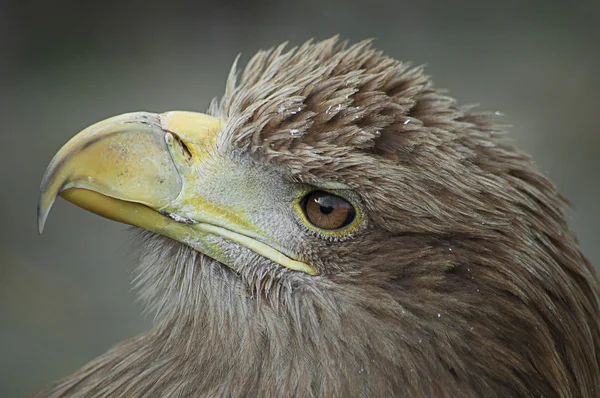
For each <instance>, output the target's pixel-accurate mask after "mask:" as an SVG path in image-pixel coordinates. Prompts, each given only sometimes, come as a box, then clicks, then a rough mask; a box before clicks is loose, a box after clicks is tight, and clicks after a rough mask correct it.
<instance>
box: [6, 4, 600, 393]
mask: <svg viewBox="0 0 600 398" xmlns="http://www.w3.org/2000/svg"><path fill="white" fill-rule="evenodd" d="M95 3H96V2H84V1H53V2H50V1H47V2H42V1H34V0H30V1H16V0H15V1H9V2H6V1H3V2H1V3H0V46H1V48H0V70H1V73H0V123H1V133H0V134H1V137H2V141H1V145H0V162H1V163H0V166H1V167H0V177H1V182H2V185H1V186H2V188H1V189H2V191H1V195H0V209H1V211H2V218H1V221H0V223H1V228H0V396H2V397H11V396H24V395H26V394H27V393H30V392H31V391H32V390H34V389H36V388H38V387H40V386H42V385H44V384H46V383H48V382H50V381H52V380H54V379H56V378H59V377H62V376H65V375H67V374H69V373H71V372H72V371H74V370H76V369H77V368H78V367H80V366H81V365H83V364H84V363H85V362H87V361H88V360H90V359H92V358H94V357H95V356H97V355H99V354H100V353H102V352H104V351H105V350H107V349H108V348H109V347H110V346H112V345H114V344H115V343H117V342H118V341H120V340H122V339H125V338H127V337H130V336H133V335H135V334H136V333H138V332H140V331H142V330H144V329H145V328H147V327H148V325H149V323H150V319H147V318H144V317H143V316H142V315H140V313H141V309H142V308H141V306H140V305H139V304H136V303H135V301H134V299H135V296H134V294H133V293H132V292H131V290H130V289H131V285H130V280H131V270H132V267H133V264H134V263H135V258H136V256H135V254H132V245H133V243H132V240H131V239H130V234H129V233H128V231H127V227H125V226H123V225H120V224H117V223H113V222H109V221H107V220H104V219H102V218H100V217H97V216H94V215H92V214H89V213H87V212H85V211H83V210H81V209H78V208H76V207H75V206H73V205H70V204H68V203H66V202H65V201H63V200H59V201H58V202H57V204H56V205H55V208H54V209H53V211H52V214H50V218H49V221H48V224H47V227H46V231H45V233H44V235H43V236H38V234H37V232H36V218H35V215H36V210H35V209H36V200H37V194H38V185H39V181H40V179H41V177H42V174H43V172H44V169H45V167H46V165H47V164H48V162H49V161H50V159H51V158H52V156H53V155H54V153H55V152H56V151H57V150H58V149H59V148H60V147H61V146H62V145H63V144H64V143H65V142H66V141H67V140H68V139H69V138H70V137H71V136H72V135H73V134H75V133H76V132H78V131H80V130H81V129H82V128H84V127H86V126H88V125H90V124H92V123H93V122H95V121H98V120H101V119H104V118H106V117H109V116H112V115H115V114H119V113H123V112H128V111H135V110H147V111H156V112H160V111H165V110H171V109H188V110H199V111H203V110H205V109H206V107H207V105H208V102H209V100H210V99H211V98H212V97H213V96H216V95H220V94H221V92H222V90H223V87H224V82H225V77H226V74H227V72H228V70H229V66H230V64H231V62H232V60H233V58H234V57H235V56H236V55H237V54H238V53H239V52H241V53H242V54H243V57H242V60H243V61H245V60H247V59H248V57H249V56H250V55H251V54H253V53H254V52H255V51H256V50H257V49H259V48H267V47H271V46H273V45H276V44H278V43H280V42H282V41H285V40H289V41H291V43H292V44H300V43H302V42H303V41H305V40H306V39H308V38H311V37H315V38H317V39H323V38H327V37H329V36H331V35H333V34H336V33H340V34H341V37H342V38H345V39H349V40H351V41H358V40H361V39H363V38H367V37H375V38H377V41H376V46H377V47H378V48H380V49H382V50H384V51H385V52H386V53H387V54H390V55H392V56H394V57H396V58H399V59H402V60H409V61H412V62H414V63H416V64H422V63H427V64H428V68H427V72H428V73H429V74H430V75H432V76H433V77H434V79H435V82H436V86H437V87H443V88H448V89H450V93H451V94H452V95H453V96H455V97H456V98H458V99H459V101H460V102H461V103H474V102H477V103H480V104H481V107H480V109H482V110H491V111H500V112H502V113H504V114H505V115H506V116H504V117H503V118H502V119H501V121H502V122H504V123H507V124H511V125H513V126H514V127H513V128H511V129H510V136H511V138H512V139H513V141H514V142H515V143H516V144H517V145H518V146H520V147H521V148H523V149H525V150H526V151H527V152H530V153H532V154H533V155H534V157H535V158H536V160H537V162H538V164H539V165H540V167H541V169H543V170H544V172H545V173H546V174H548V175H549V176H550V177H551V179H552V180H553V181H554V182H555V183H556V184H557V185H558V187H559V188H560V191H561V192H562V193H563V194H564V195H565V196H566V197H567V198H568V199H569V200H570V201H571V202H572V204H573V206H574V211H573V212H572V226H573V228H574V229H575V231H576V232H577V233H578V235H579V238H580V242H581V246H582V248H583V251H584V252H585V253H586V254H587V255H588V256H589V257H590V258H591V260H592V262H593V263H595V264H596V265H599V264H600V247H599V245H598V243H599V242H598V239H597V232H596V228H597V227H596V226H597V225H598V224H599V223H600V210H599V208H598V197H599V193H600V178H599V177H598V175H597V174H598V171H599V168H600V160H599V158H598V147H599V144H600V135H599V134H598V127H597V118H598V115H599V113H600V111H599V109H598V105H600V101H598V93H599V89H600V87H599V86H600V77H599V73H598V65H599V61H600V50H599V44H598V41H599V39H600V34H599V26H600V24H599V23H598V20H599V19H600V18H599V17H600V13H599V6H598V5H597V4H598V2H597V1H595V2H594V1H589V2H583V1H579V2H577V1H572V2H558V1H528V2H527V1H494V2H485V1H475V0H473V1H452V2H448V1H443V0H438V1H433V2H418V1H406V2H405V1H395V2H389V3H386V2H379V1H324V0H318V1H313V0H309V1H295V2H290V3H284V2H273V3H271V2H267V1H264V0H263V1H242V0H239V1H232V0H228V1H218V0H214V1H213V2H211V3H207V4H203V3H202V2H198V1H194V2H192V1H188V2H185V1H155V0H152V1H139V2H137V3H130V2H115V3H112V2H111V1H105V2H97V4H95ZM594 3H595V4H596V5H595V4H594ZM133 253H134V252H133Z"/></svg>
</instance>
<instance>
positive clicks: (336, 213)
mask: <svg viewBox="0 0 600 398" xmlns="http://www.w3.org/2000/svg"><path fill="white" fill-rule="evenodd" d="M302 210H303V211H304V214H305V215H306V218H307V219H308V221H310V222H311V223H312V224H313V225H314V226H315V227H317V228H321V229H326V230H336V229H340V228H343V227H346V226H348V225H350V224H351V223H352V221H354V219H355V218H356V210H355V209H354V206H352V205H351V204H350V203H349V202H348V201H347V200H346V199H344V198H340V197H339V196H336V195H332V194H330V193H327V192H323V191H315V192H311V193H309V194H308V195H306V197H305V198H304V199H303V200H302Z"/></svg>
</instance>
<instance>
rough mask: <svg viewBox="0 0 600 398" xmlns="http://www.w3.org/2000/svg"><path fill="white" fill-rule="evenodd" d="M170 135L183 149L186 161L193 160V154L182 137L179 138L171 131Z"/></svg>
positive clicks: (182, 152)
mask: <svg viewBox="0 0 600 398" xmlns="http://www.w3.org/2000/svg"><path fill="white" fill-rule="evenodd" d="M169 133H170V134H171V135H172V136H173V138H175V141H176V142H177V144H178V145H179V147H180V148H181V154H182V155H183V157H184V159H185V160H190V159H192V152H190V150H189V148H188V147H187V145H185V142H183V140H182V139H181V137H179V136H178V135H177V134H176V133H174V132H172V131H169Z"/></svg>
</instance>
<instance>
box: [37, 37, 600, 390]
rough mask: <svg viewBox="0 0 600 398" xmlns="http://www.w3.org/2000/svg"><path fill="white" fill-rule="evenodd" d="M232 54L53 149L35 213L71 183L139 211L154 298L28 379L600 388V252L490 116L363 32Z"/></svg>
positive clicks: (92, 203) (144, 266) (140, 279)
mask: <svg viewBox="0 0 600 398" xmlns="http://www.w3.org/2000/svg"><path fill="white" fill-rule="evenodd" d="M236 64H237V60H236V62H234V64H233V67H232V69H231V72H230V73H229V76H228V79H227V82H226V88H225V92H224V95H223V96H222V97H221V98H220V99H214V100H213V101H212V102H211V105H210V107H209V109H208V111H207V113H206V114H203V113H197V112H191V111H170V112H165V113H162V114H156V113H149V112H134V113H126V114H123V115H120V116H116V117H112V118H109V119H107V120H104V121H101V122H98V123H96V124H93V125H91V126H90V127H88V128H86V129H85V130H83V131H81V132H80V133H79V134H77V135H75V136H74V137H73V138H72V139H71V140H70V141H69V142H68V143H67V144H66V145H65V146H64V147H62V148H61V149H60V150H59V151H58V153H57V154H56V155H55V157H54V158H53V160H52V161H51V163H50V164H49V166H48V168H47V170H46V173H45V175H44V177H43V180H42V183H41V189H40V198H39V204H38V223H39V224H38V226H39V230H40V232H41V230H42V229H43V226H44V223H45V221H46V218H47V216H48V213H49V211H50V208H51V206H52V204H53V202H54V201H55V199H56V198H57V196H59V195H60V196H61V197H62V198H64V199H66V200H68V201H70V202H72V203H74V204H76V205H77V206H80V207H82V208H84V209H87V210H89V211H92V212H94V213H96V214H99V215H101V216H103V217H106V218H109V219H112V220H116V221H120V222H123V223H126V224H129V225H132V226H135V227H138V228H137V230H138V231H139V245H140V247H141V258H140V262H139V265H138V267H137V271H136V277H135V280H134V284H135V286H136V287H137V289H138V291H139V294H140V297H141V299H142V300H143V302H144V303H145V304H146V305H147V308H148V310H149V311H150V312H151V313H153V314H155V320H154V323H153V326H152V327H151V329H150V330H148V331H147V332H144V333H142V334H140V335H138V336H136V337H133V338H131V339H129V340H126V341H124V342H122V343H120V344H118V345H117V346H115V347H114V348H112V349H110V350H109V351H108V352H106V353H105V354H103V355H101V356H100V357H98V358H96V359H95V360H93V361H92V362H90V363H89V364H87V365H86V366H84V367H83V368H81V369H80V370H78V371H77V372H76V373H74V374H73V375H71V376H69V377H67V378H65V379H63V380H61V381H58V382H56V383H55V384H53V385H52V386H50V387H47V388H46V389H44V390H42V391H40V392H39V393H38V394H39V396H44V397H65V396H75V397H106V396H114V397H142V396H143V397H184V396H185V397H204V396H207V397H220V396H227V397H246V396H248V397H270V396H273V397H283V396H306V397H361V396H362V397H389V396H398V397H508V396H510V397H517V396H523V397H525V396H536V397H540V396H543V397H559V396H560V397H598V396H600V311H599V307H598V301H597V297H598V293H599V282H598V279H597V277H596V274H595V272H594V268H593V267H592V265H591V264H590V262H589V261H588V260H587V259H586V258H585V257H584V255H583V254H582V253H581V251H580V250H579V248H578V243H577V240H576V238H575V236H574V234H573V233H572V232H571V230H570V228H569V226H568V222H567V216H566V212H567V210H568V203H567V202H566V200H565V199H563V198H562V197H561V196H560V195H559V194H558V192H557V189H556V188H555V186H554V185H553V184H552V183H551V182H550V181H549V180H548V179H547V178H546V177H544V176H543V175H542V174H541V173H540V172H539V171H538V169H537V167H536V166H535V164H534V163H533V161H532V159H531V158H530V157H529V156H528V155H526V154H524V153H522V152H520V151H519V150H518V149H516V148H514V147H513V146H511V145H509V144H507V143H506V142H505V140H504V139H503V137H504V132H503V126H501V125H498V124H497V123H496V122H495V121H494V118H495V114H493V113H487V112H476V111H475V110H474V107H473V106H461V105H458V104H457V102H456V101H455V100H454V99H453V98H451V97H449V96H448V95H447V94H446V93H445V92H444V91H441V90H437V89H436V88H434V86H433V84H432V81H431V79H430V78H429V77H428V76H427V75H425V74H424V72H423V68H422V67H415V66H411V65H410V64H407V63H404V62H400V61H398V60H396V59H393V58H391V57H388V56H386V55H384V54H383V53H382V52H381V51H378V50H376V49H375V48H374V47H373V45H372V42H371V41H368V40H367V41H363V42H359V43H356V44H348V43H347V42H341V41H340V40H339V39H338V38H337V37H334V38H331V39H328V40H324V41H320V42H315V41H308V42H306V43H304V44H302V45H300V46H297V47H294V48H291V49H288V47H287V46H286V44H283V45H281V46H278V47H276V48H272V49H270V50H265V51H262V50H261V51H259V52H258V53H257V54H256V55H254V56H253V57H252V58H251V59H250V61H249V62H248V64H247V66H246V67H245V68H243V69H242V70H241V71H240V70H238V68H237V66H236Z"/></svg>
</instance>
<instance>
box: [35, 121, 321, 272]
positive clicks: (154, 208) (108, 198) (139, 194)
mask: <svg viewBox="0 0 600 398" xmlns="http://www.w3.org/2000/svg"><path fill="white" fill-rule="evenodd" d="M224 125H225V123H224V121H222V120H220V119H217V118H214V117H212V116H208V115H204V114H200V113H195V112H181V111H174V112H167V113H163V114H160V115H159V114H153V113H147V112H136V113H129V114H124V115H120V116H115V117H113V118H110V119H107V120H104V121H101V122H99V123H96V124H94V125H92V126H90V127H88V128H86V129H85V130H83V131H82V132H80V133H79V134H77V135H76V136H75V137H73V138H72V139H71V140H70V141H69V142H68V143H67V144H66V145H65V146H64V147H62V148H61V149H60V150H59V152H58V153H57V154H56V156H55V157H54V158H53V159H52V161H51V162H50V165H49V166H48V168H47V169H46V173H45V174H44V177H43V179H42V184H41V188H40V198H39V203H38V229H39V231H40V233H41V232H42V230H43V228H44V225H45V222H46V218H47V216H48V213H49V212H50V208H51V207H52V204H53V203H54V201H55V199H56V197H57V196H58V195H60V196H62V197H63V198H65V199H66V200H68V201H70V202H72V203H74V204H76V205H78V206H80V207H82V208H84V209H87V210H89V211H92V212H94V213H96V214H99V215H101V216H103V217H106V218H109V219H112V220H116V221H120V222H123V223H126V224H130V225H134V226H138V227H141V228H144V229H147V230H149V231H152V232H156V233H159V234H161V235H165V236H168V237H171V238H173V239H175V240H178V241H180V242H182V243H185V244H187V245H189V246H191V247H193V248H194V249H196V250H198V251H200V252H203V253H205V254H207V255H208V256H210V257H213V258H215V259H216V260H218V261H220V262H222V263H225V264H227V265H229V266H231V265H232V264H233V260H232V259H230V258H228V256H227V254H226V253H224V252H223V250H221V248H220V247H218V246H217V245H216V244H215V240H214V239H212V238H214V236H215V235H216V236H219V237H221V238H224V239H227V240H230V241H233V242H236V243H238V244H241V245H243V246H246V247H248V248H249V249H251V250H254V251H255V252H257V253H259V254H261V255H262V256H264V257H266V258H269V259H270V260H272V261H274V262H276V263H278V264H280V265H282V266H284V267H286V268H289V269H292V270H296V271H301V272H305V273H308V274H310V275H316V274H317V271H316V270H315V269H314V268H313V267H312V266H310V265H308V264H306V263H304V262H301V261H297V260H295V259H292V258H290V257H289V256H287V255H285V254H283V253H282V252H281V251H279V250H277V249H275V248H274V247H273V245H269V244H268V237H267V238H265V237H266V233H265V232H264V231H261V230H260V229H259V228H257V227H256V226H255V225H253V224H252V223H251V222H250V221H249V220H248V219H247V218H246V217H245V216H244V214H241V213H240V211H239V210H234V209H228V208H226V207H224V206H217V205H215V204H214V203H211V202H210V201H209V200H207V199H205V198H203V196H202V194H201V192H198V191H201V189H199V187H200V188H201V187H202V186H203V184H208V183H211V181H200V180H201V179H202V178H201V177H200V175H201V174H202V173H200V172H199V170H200V169H201V165H202V164H204V163H207V162H210V161H211V157H212V154H213V152H214V147H215V142H216V137H217V133H218V132H219V131H220V130H221V129H222V128H223V127H224ZM203 178H207V177H206V176H204V177H203ZM211 237H212V238H211ZM265 242H267V243H265Z"/></svg>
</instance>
